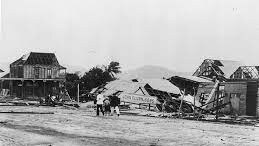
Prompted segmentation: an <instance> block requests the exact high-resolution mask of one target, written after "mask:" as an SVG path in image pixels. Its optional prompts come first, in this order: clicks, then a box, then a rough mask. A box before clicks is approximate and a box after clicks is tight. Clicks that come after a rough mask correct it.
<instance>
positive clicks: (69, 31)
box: [0, 0, 259, 71]
mask: <svg viewBox="0 0 259 146" xmlns="http://www.w3.org/2000/svg"><path fill="white" fill-rule="evenodd" d="M258 6H259V1H258V0H254V1H253V0H2V10H1V12H2V33H1V41H0V54H1V57H0V62H12V61H14V60H16V59H18V58H19V57H21V55H23V54H25V53H28V52H30V51H37V52H55V53H56V55H57V56H58V59H59V61H60V62H62V63H65V64H71V65H78V66H83V67H85V68H89V67H92V66H95V65H97V64H106V63H108V62H109V61H111V60H115V61H119V62H120V63H121V64H122V67H123V68H124V69H129V68H135V67H139V66H142V65H159V66H163V67H167V68H169V69H172V70H178V71H193V70H194V69H195V68H197V66H198V65H199V64H200V63H201V62H202V60H203V59H205V58H214V59H228V60H241V61H243V62H245V63H247V64H249V65H250V64H251V65H254V64H257V65H259V51H258V49H259V9H258Z"/></svg>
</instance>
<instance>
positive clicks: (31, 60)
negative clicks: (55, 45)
mask: <svg viewBox="0 0 259 146" xmlns="http://www.w3.org/2000/svg"><path fill="white" fill-rule="evenodd" d="M11 65H47V66H58V67H59V68H61V69H65V67H63V66H61V65H60V64H59V62H58V60H57V58H56V55H55V54H54V53H37V52H31V53H29V54H25V55H23V56H22V57H21V58H20V59H18V60H16V61H15V62H13V63H12V64H11Z"/></svg>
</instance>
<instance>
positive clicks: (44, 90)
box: [43, 80, 46, 97]
mask: <svg viewBox="0 0 259 146" xmlns="http://www.w3.org/2000/svg"><path fill="white" fill-rule="evenodd" d="M43 96H44V97H45V96H46V80H43Z"/></svg>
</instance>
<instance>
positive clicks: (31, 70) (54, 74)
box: [24, 65, 59, 79]
mask: <svg viewBox="0 0 259 146" xmlns="http://www.w3.org/2000/svg"><path fill="white" fill-rule="evenodd" d="M36 68H38V70H39V78H40V79H47V78H59V69H58V68H57V67H50V66H31V65H25V66H24V78H37V77H36V76H35V69H36ZM48 70H50V72H51V74H50V76H49V74H48Z"/></svg>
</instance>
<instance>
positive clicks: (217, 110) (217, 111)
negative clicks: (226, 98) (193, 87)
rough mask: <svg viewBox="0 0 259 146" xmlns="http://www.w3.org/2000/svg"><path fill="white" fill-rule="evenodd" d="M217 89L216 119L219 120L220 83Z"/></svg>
mask: <svg viewBox="0 0 259 146" xmlns="http://www.w3.org/2000/svg"><path fill="white" fill-rule="evenodd" d="M216 89H217V91H216V121H218V116H219V115H218V114H219V108H218V106H219V84H218V86H217V88H216Z"/></svg>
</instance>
